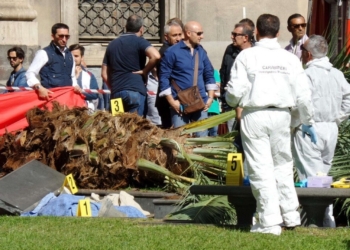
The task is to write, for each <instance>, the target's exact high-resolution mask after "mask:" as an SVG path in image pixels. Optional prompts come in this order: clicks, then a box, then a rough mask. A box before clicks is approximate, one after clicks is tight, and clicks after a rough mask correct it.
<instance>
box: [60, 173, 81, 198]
mask: <svg viewBox="0 0 350 250" xmlns="http://www.w3.org/2000/svg"><path fill="white" fill-rule="evenodd" d="M63 187H67V188H68V189H69V191H70V192H71V193H72V194H75V193H76V192H78V188H77V186H76V185H75V181H74V178H73V175H72V174H69V175H67V176H66V178H65V179H64V182H63V186H62V188H63Z"/></svg>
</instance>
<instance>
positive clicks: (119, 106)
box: [111, 98, 124, 116]
mask: <svg viewBox="0 0 350 250" xmlns="http://www.w3.org/2000/svg"><path fill="white" fill-rule="evenodd" d="M111 109H112V115H113V116H115V115H116V114H119V113H124V106H123V101H122V98H116V99H112V100H111Z"/></svg>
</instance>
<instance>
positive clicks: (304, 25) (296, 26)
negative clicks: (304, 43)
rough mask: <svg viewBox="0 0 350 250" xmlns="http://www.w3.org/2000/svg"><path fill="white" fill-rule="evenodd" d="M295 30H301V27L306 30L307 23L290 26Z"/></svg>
mask: <svg viewBox="0 0 350 250" xmlns="http://www.w3.org/2000/svg"><path fill="white" fill-rule="evenodd" d="M290 26H291V27H292V28H293V29H299V28H300V27H302V28H305V27H306V23H299V24H291V25H290Z"/></svg>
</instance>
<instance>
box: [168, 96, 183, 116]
mask: <svg viewBox="0 0 350 250" xmlns="http://www.w3.org/2000/svg"><path fill="white" fill-rule="evenodd" d="M180 105H181V103H180V102H179V100H174V102H172V103H170V106H171V107H172V108H173V109H174V110H175V111H176V112H177V113H178V114H179V115H180V116H181V109H180Z"/></svg>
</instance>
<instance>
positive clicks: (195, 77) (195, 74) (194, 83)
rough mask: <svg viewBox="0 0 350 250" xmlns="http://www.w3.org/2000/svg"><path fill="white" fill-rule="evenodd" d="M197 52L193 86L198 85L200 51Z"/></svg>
mask: <svg viewBox="0 0 350 250" xmlns="http://www.w3.org/2000/svg"><path fill="white" fill-rule="evenodd" d="M195 53H196V55H195V56H194V75H193V86H197V80H198V51H197V52H195Z"/></svg>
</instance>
